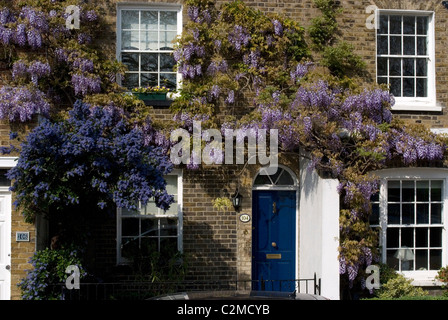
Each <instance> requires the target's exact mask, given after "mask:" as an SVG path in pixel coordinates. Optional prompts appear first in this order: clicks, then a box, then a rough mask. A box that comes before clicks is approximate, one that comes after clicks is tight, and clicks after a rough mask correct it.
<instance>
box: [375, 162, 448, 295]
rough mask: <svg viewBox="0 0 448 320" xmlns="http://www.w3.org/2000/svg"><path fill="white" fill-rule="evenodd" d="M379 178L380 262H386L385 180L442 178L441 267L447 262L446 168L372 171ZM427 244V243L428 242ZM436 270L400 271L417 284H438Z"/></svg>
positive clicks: (447, 203)
mask: <svg viewBox="0 0 448 320" xmlns="http://www.w3.org/2000/svg"><path fill="white" fill-rule="evenodd" d="M374 174H375V175H376V176H377V177H379V178H380V197H379V203H380V225H379V228H380V234H379V235H380V239H379V240H380V248H381V256H382V261H381V262H382V263H386V259H387V254H386V253H387V252H386V249H387V248H386V243H385V242H384V241H385V240H386V232H387V181H388V180H442V181H443V186H442V197H443V198H442V225H443V227H442V265H441V266H442V267H444V266H446V265H447V263H448V247H447V245H448V232H447V231H446V226H447V224H448V169H445V168H394V169H386V170H381V171H377V172H374ZM428 245H429V244H428ZM437 272H438V270H415V271H401V274H403V275H404V276H405V277H406V278H409V279H413V284H414V285H417V286H434V285H440V283H439V282H437V281H436V280H435V276H436V275H437Z"/></svg>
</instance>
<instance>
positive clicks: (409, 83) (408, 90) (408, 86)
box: [403, 78, 415, 97]
mask: <svg viewBox="0 0 448 320" xmlns="http://www.w3.org/2000/svg"><path fill="white" fill-rule="evenodd" d="M403 97H415V79H414V78H404V79H403Z"/></svg>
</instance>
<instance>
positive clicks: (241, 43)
mask: <svg viewBox="0 0 448 320" xmlns="http://www.w3.org/2000/svg"><path fill="white" fill-rule="evenodd" d="M228 40H229V42H230V44H231V45H232V46H233V47H234V48H235V49H236V50H237V51H241V49H242V47H246V46H247V45H248V44H249V41H250V40H251V36H250V34H249V32H248V31H247V30H246V29H245V28H244V27H242V26H240V25H236V26H235V27H234V28H233V31H232V32H230V33H229V36H228Z"/></svg>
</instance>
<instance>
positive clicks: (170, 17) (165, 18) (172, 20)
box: [160, 11, 177, 31]
mask: <svg viewBox="0 0 448 320" xmlns="http://www.w3.org/2000/svg"><path fill="white" fill-rule="evenodd" d="M160 30H171V31H176V30H177V12H174V11H161V12H160Z"/></svg>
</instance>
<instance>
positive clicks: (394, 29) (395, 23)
mask: <svg viewBox="0 0 448 320" xmlns="http://www.w3.org/2000/svg"><path fill="white" fill-rule="evenodd" d="M389 23H390V34H401V16H390V22H389Z"/></svg>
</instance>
